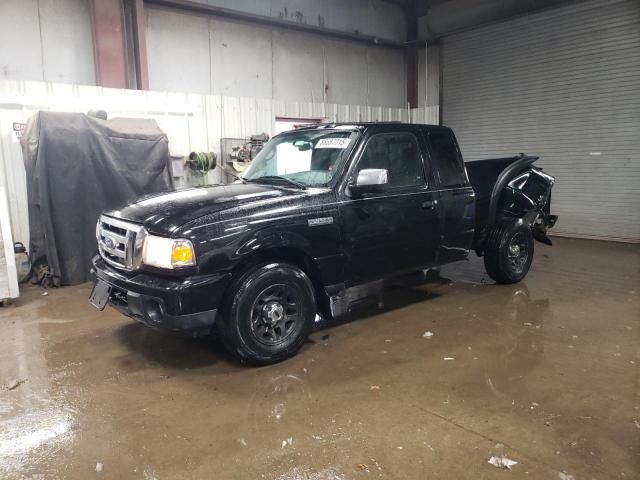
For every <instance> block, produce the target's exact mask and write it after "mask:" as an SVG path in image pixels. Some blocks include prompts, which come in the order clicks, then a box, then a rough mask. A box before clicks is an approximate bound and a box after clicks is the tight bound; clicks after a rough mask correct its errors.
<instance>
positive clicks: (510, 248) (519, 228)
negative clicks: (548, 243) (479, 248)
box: [484, 220, 534, 284]
mask: <svg viewBox="0 0 640 480" xmlns="http://www.w3.org/2000/svg"><path fill="white" fill-rule="evenodd" d="M533 245H534V242H533V235H532V233H531V229H530V228H529V227H528V226H527V225H525V224H523V223H522V222H520V221H518V220H503V221H502V222H500V223H499V224H498V225H496V226H494V227H492V228H491V229H490V230H489V234H488V235H487V242H486V244H485V250H484V266H485V268H486V269H487V273H488V274H489V276H490V277H491V278H492V279H493V280H495V282H496V283H501V284H510V283H517V282H519V281H520V280H522V279H523V278H524V277H526V276H527V273H528V272H529V268H530V267H531V262H532V261H533V250H534V249H533Z"/></svg>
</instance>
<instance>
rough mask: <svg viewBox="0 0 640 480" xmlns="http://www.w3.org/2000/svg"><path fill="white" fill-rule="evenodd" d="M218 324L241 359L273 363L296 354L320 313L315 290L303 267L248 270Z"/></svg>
mask: <svg viewBox="0 0 640 480" xmlns="http://www.w3.org/2000/svg"><path fill="white" fill-rule="evenodd" d="M230 294H231V295H232V297H230V298H229V300H228V301H227V302H226V303H225V305H224V306H223V308H222V318H220V319H219V320H220V321H218V322H217V328H218V334H219V337H220V340H221V341H222V343H223V344H224V346H225V347H226V348H227V350H228V351H229V352H230V353H231V354H232V355H233V356H235V357H236V358H238V359H239V360H240V361H242V362H246V363H250V364H253V365H268V364H271V363H277V362H280V361H282V360H286V359H287V358H289V357H292V356H293V355H295V354H296V353H298V351H299V350H300V348H301V347H302V344H303V343H304V342H305V340H306V339H307V337H308V335H309V333H310V332H311V329H312V328H313V321H314V318H315V315H316V300H315V295H314V288H313V284H312V283H311V280H309V277H308V276H307V275H306V274H305V273H304V272H303V271H302V270H300V269H299V268H298V267H296V266H294V265H291V264H288V263H282V262H269V263H265V264H261V265H259V266H258V267H256V268H254V269H252V270H249V271H248V272H245V273H244V274H243V275H241V276H240V278H239V279H238V280H237V281H236V282H234V283H233V284H232V286H231V289H230Z"/></svg>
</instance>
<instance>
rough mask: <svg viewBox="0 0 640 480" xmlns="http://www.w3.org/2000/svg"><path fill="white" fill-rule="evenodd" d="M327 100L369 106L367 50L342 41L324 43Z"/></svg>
mask: <svg viewBox="0 0 640 480" xmlns="http://www.w3.org/2000/svg"><path fill="white" fill-rule="evenodd" d="M324 52H325V60H324V65H325V69H326V73H325V76H326V85H327V101H328V102H330V103H357V104H366V103H367V75H368V65H367V47H366V46H365V45H358V44H354V43H353V42H345V41H341V40H325V41H324Z"/></svg>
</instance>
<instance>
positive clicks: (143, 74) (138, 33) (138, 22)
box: [132, 0, 149, 90]
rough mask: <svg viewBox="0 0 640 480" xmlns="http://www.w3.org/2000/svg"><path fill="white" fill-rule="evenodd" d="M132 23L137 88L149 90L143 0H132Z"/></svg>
mask: <svg viewBox="0 0 640 480" xmlns="http://www.w3.org/2000/svg"><path fill="white" fill-rule="evenodd" d="M132 23H133V48H134V54H135V61H136V82H137V84H138V85H137V86H138V90H149V67H148V64H147V40H146V27H145V17H144V2H143V0H133V22H132Z"/></svg>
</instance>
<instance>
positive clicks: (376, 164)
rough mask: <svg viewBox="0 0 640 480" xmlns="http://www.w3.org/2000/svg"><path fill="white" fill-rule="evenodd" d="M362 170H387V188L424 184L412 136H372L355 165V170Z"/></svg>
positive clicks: (387, 134) (420, 163) (418, 156)
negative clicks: (356, 165)
mask: <svg viewBox="0 0 640 480" xmlns="http://www.w3.org/2000/svg"><path fill="white" fill-rule="evenodd" d="M365 168H384V169H386V170H387V173H388V179H389V187H390V188H400V187H413V186H420V185H424V174H423V170H422V160H421V158H420V150H419V147H418V141H417V140H416V137H415V136H414V135H413V134H411V133H407V132H398V133H382V134H379V135H374V136H373V137H371V138H370V139H369V142H368V143H367V146H366V147H365V150H364V152H363V154H362V157H361V159H360V162H359V163H358V171H360V170H364V169H365Z"/></svg>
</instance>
